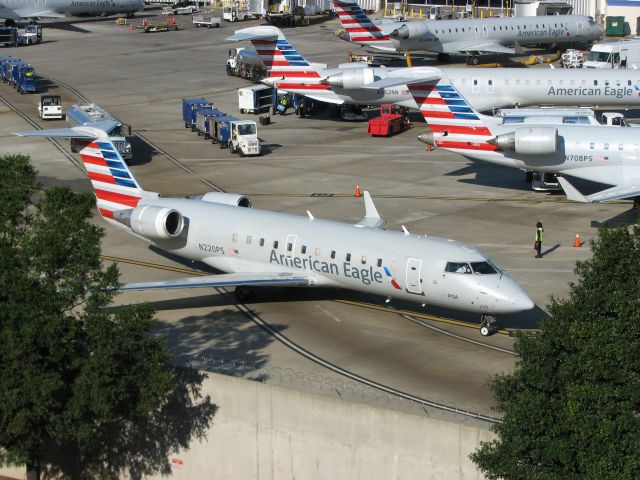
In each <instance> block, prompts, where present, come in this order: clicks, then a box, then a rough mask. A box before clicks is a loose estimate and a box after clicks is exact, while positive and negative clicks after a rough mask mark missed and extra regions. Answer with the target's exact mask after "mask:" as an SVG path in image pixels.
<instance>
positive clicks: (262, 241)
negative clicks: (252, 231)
mask: <svg viewBox="0 0 640 480" xmlns="http://www.w3.org/2000/svg"><path fill="white" fill-rule="evenodd" d="M260 246H261V247H264V238H261V239H260Z"/></svg>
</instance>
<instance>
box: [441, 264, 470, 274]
mask: <svg viewBox="0 0 640 480" xmlns="http://www.w3.org/2000/svg"><path fill="white" fill-rule="evenodd" d="M445 272H450V273H471V267H470V266H469V264H468V263H456V262H449V263H447V267H446V268H445Z"/></svg>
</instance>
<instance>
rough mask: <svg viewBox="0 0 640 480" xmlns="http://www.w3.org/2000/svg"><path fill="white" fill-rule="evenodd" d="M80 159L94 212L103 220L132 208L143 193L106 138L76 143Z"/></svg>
mask: <svg viewBox="0 0 640 480" xmlns="http://www.w3.org/2000/svg"><path fill="white" fill-rule="evenodd" d="M78 145H79V147H80V158H81V159H82V162H83V163H84V166H85V168H86V170H87V175H88V176H89V180H91V185H92V186H93V190H94V192H95V194H96V199H97V204H98V211H99V212H100V215H102V216H103V217H105V218H113V212H116V211H118V210H125V209H130V208H134V207H136V206H137V205H138V203H139V202H140V199H141V198H142V196H143V193H144V190H142V189H141V188H140V186H139V185H138V183H137V182H136V180H135V178H133V175H132V174H131V171H130V170H129V167H128V166H127V164H126V163H125V162H124V160H122V157H121V156H120V153H118V151H117V150H116V148H115V146H114V145H113V143H112V142H111V140H109V138H108V137H107V138H98V139H96V140H90V141H86V140H84V141H78Z"/></svg>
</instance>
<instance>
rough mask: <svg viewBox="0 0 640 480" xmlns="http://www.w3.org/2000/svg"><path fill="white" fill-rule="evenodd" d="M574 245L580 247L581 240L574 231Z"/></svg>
mask: <svg viewBox="0 0 640 480" xmlns="http://www.w3.org/2000/svg"><path fill="white" fill-rule="evenodd" d="M573 246H574V247H581V246H582V242H581V241H580V235H579V234H577V233H576V239H575V240H574V241H573Z"/></svg>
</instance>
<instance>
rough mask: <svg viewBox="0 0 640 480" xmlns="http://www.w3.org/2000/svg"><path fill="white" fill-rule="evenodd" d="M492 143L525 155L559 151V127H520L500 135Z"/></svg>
mask: <svg viewBox="0 0 640 480" xmlns="http://www.w3.org/2000/svg"><path fill="white" fill-rule="evenodd" d="M490 143H493V144H495V145H496V146H498V147H500V148H501V149H503V150H509V151H512V152H516V153H521V154H523V155H544V154H550V153H556V152H557V151H558V129H557V128H553V127H529V128H519V129H517V130H516V131H515V132H511V133H505V134H503V135H498V136H497V137H496V138H494V139H493V140H492V141H490Z"/></svg>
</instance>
